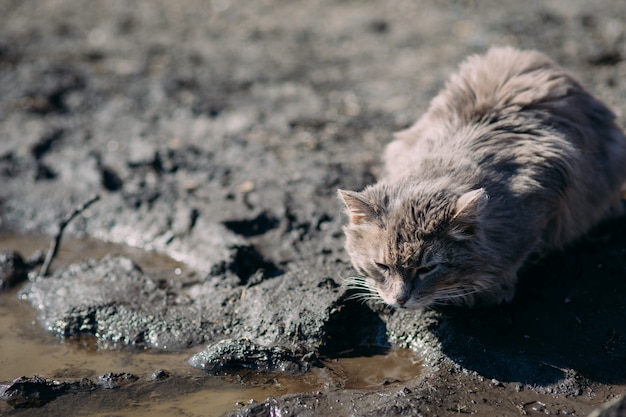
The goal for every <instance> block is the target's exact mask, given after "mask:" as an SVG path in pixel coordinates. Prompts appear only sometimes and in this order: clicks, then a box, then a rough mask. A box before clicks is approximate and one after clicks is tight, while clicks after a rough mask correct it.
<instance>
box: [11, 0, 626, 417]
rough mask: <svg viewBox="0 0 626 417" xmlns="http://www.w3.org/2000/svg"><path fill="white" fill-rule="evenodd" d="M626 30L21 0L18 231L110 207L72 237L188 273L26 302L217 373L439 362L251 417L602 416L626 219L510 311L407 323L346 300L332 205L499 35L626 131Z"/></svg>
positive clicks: (613, 356)
mask: <svg viewBox="0 0 626 417" xmlns="http://www.w3.org/2000/svg"><path fill="white" fill-rule="evenodd" d="M625 22H626V7H625V6H624V4H623V1H622V0H613V1H609V0H606V1H602V2H586V1H570V0H562V1H549V2H548V1H546V2H541V1H536V2H519V1H485V2H474V1H446V2H439V1H433V0H430V1H429V0H419V1H397V2H383V1H351V0H343V1H324V0H321V1H309V2H305V1H281V0H260V1H254V2H245V3H244V2H235V1H230V0H213V1H208V0H207V1H199V0H198V1H191V0H189V1H178V2H166V1H162V2H157V1H140V0H138V1H128V2H108V1H92V2H89V5H88V6H87V5H78V4H77V3H76V2H74V1H69V0H57V1H52V0H50V1H11V0H0V184H1V185H0V229H1V230H13V231H18V232H21V233H23V232H44V233H49V234H54V233H55V232H56V231H57V227H58V223H59V219H60V218H62V217H63V216H64V215H66V214H67V213H69V212H71V211H72V210H73V209H74V208H75V207H77V206H78V205H80V204H81V203H82V202H84V201H86V200H88V199H89V198H91V196H92V195H94V194H95V193H98V194H100V195H101V200H100V201H99V202H97V203H96V204H94V205H93V206H91V207H90V208H89V209H88V210H87V211H85V212H84V213H83V214H82V215H81V216H79V218H77V219H76V220H75V221H74V222H72V223H71V224H70V226H69V227H68V230H67V233H68V234H73V235H86V236H90V237H94V238H97V239H101V240H105V241H112V242H118V243H123V244H127V245H130V246H135V247H140V248H144V249H149V250H154V251H157V252H161V253H164V254H167V255H169V256H171V257H173V258H175V259H177V260H179V261H182V262H184V263H185V264H186V265H187V266H188V268H187V269H186V270H185V271H184V272H183V273H181V274H180V276H172V277H169V276H165V277H164V276H155V275H154V274H150V273H147V272H145V271H143V270H141V269H140V268H138V267H137V266H136V265H134V264H133V262H132V261H130V260H128V259H126V258H120V257H109V258H105V259H104V260H102V261H89V260H85V262H84V263H82V264H79V265H75V266H73V267H69V268H60V269H57V270H56V271H54V275H53V277H51V278H42V279H37V280H33V282H29V283H28V284H26V285H25V286H24V288H22V289H21V291H22V292H21V293H22V294H23V297H25V298H27V299H28V300H29V301H30V302H31V303H32V304H33V306H34V307H35V308H37V309H38V312H39V314H40V316H41V321H42V324H43V325H44V326H45V327H46V328H47V329H49V330H50V331H53V332H56V333H58V334H60V335H63V336H72V335H75V334H77V333H91V334H94V335H96V336H97V337H98V338H100V340H101V342H102V348H107V347H119V346H120V345H131V346H135V347H138V348H143V347H149V348H155V349H165V350H168V349H169V350H173V349H174V350H175V349H184V348H188V347H193V346H202V345H206V346H207V350H206V352H205V356H202V357H197V358H195V362H194V364H195V365H196V366H200V367H202V366H214V365H215V364H217V366H229V362H228V359H224V358H231V359H230V363H231V364H232V363H238V364H240V363H241V361H245V360H248V358H249V356H250V355H248V353H251V354H253V356H254V357H255V358H257V360H256V361H252V362H253V363H251V364H249V366H253V367H260V368H268V369H274V370H276V369H279V370H284V371H285V372H301V371H302V370H304V369H308V368H310V367H315V366H319V364H320V363H319V359H320V358H323V357H334V356H338V355H339V354H340V353H341V352H345V351H349V350H351V349H354V348H355V347H358V346H363V345H377V346H389V345H396V346H403V347H410V348H412V349H414V350H415V351H416V352H418V353H419V354H420V355H422V356H423V358H424V360H425V364H426V369H425V371H424V374H423V375H421V376H419V377H417V378H415V379H413V380H411V381H409V382H405V383H403V384H394V383H393V381H389V383H388V384H386V385H384V386H381V387H380V388H379V389H375V390H372V389H370V390H353V391H351V390H344V389H333V388H329V389H327V390H323V391H319V392H309V393H302V394H294V395H289V396H286V397H280V398H276V399H269V400H267V401H266V402H263V403H259V404H253V405H248V406H246V407H244V408H242V409H239V410H236V411H233V413H234V414H236V415H255V416H256V415H315V416H329V415H336V416H340V415H406V416H409V415H425V416H426V415H445V414H449V413H478V414H481V415H520V414H521V415H526V414H530V415H532V414H546V413H547V414H569V415H579V416H580V415H587V414H588V413H589V412H590V411H591V410H592V409H594V408H595V407H596V406H598V405H600V404H603V403H605V402H607V401H609V400H611V399H612V398H614V397H615V396H617V395H620V394H622V392H623V391H624V390H625V388H626V302H625V301H626V280H625V279H624V278H625V277H626V222H624V221H617V222H615V223H613V224H610V225H605V226H604V227H600V228H599V229H598V230H596V231H594V232H593V233H592V234H591V235H590V236H589V237H588V238H586V239H584V240H583V241H582V242H580V243H579V244H577V245H574V246H573V247H571V248H569V249H568V250H566V251H564V252H563V253H557V254H552V255H551V256H549V257H547V258H543V259H541V260H537V261H536V262H534V263H533V264H532V265H529V266H528V267H527V268H525V270H524V271H523V273H522V280H521V284H520V289H519V293H518V296H517V298H516V299H515V301H514V302H513V303H512V304H511V305H508V306H502V307H497V308H491V309H483V310H475V311H465V310H454V309H453V310H443V311H429V312H424V313H416V312H410V313H407V312H398V311H392V310H389V309H386V308H384V307H381V306H375V305H371V306H370V305H363V304H359V303H356V302H353V301H350V300H347V298H348V296H349V294H346V292H345V291H344V290H343V289H342V287H341V286H340V284H341V277H346V276H349V275H350V274H352V273H353V272H352V269H351V267H350V265H349V262H348V258H347V256H346V253H345V252H344V250H343V248H342V245H343V237H342V231H341V226H342V224H343V222H344V219H343V218H342V215H341V211H340V206H339V204H338V201H337V199H336V196H335V195H336V194H335V193H336V189H337V188H345V189H360V188H362V187H364V186H365V185H367V184H369V183H371V182H373V181H375V178H376V176H377V174H378V173H379V172H380V168H381V165H380V153H381V150H382V149H383V147H384V145H385V144H386V143H387V142H388V141H389V140H390V138H391V133H392V132H394V131H397V130H399V129H402V128H405V127H407V126H408V125H410V124H411V123H412V122H413V121H414V120H415V119H416V118H417V117H418V116H419V115H420V113H421V112H423V111H424V110H425V108H426V106H427V105H428V102H429V100H430V98H432V96H433V95H434V94H436V92H437V91H438V90H439V89H440V88H441V87H442V85H443V83H444V81H445V79H446V78H447V77H448V76H449V75H450V73H451V72H453V71H454V69H455V67H456V66H457V65H458V63H459V62H460V61H461V60H462V59H463V58H464V57H465V56H467V55H468V54H471V53H475V52H483V51H485V50H486V49H487V48H488V47H489V46H490V45H494V44H497V45H503V44H507V45H514V46H519V47H522V48H536V49H539V50H542V51H544V52H546V53H547V54H549V55H550V56H552V57H553V58H554V59H555V60H557V61H558V62H560V63H561V64H563V65H564V66H565V67H567V68H569V69H570V70H571V71H573V72H574V73H575V74H577V75H578V76H579V78H580V79H581V80H582V82H583V83H584V84H585V85H586V86H588V88H589V89H590V90H591V91H593V92H594V93H595V94H596V95H598V96H599V97H601V98H602V99H603V100H604V101H606V102H607V103H608V104H609V105H610V106H611V107H612V108H614V109H615V112H616V114H617V115H618V117H619V120H620V124H621V125H622V126H624V125H625V124H626V123H625V122H626V29H625V27H626V25H625V24H624V23H625ZM244 339H246V340H247V341H243V340H244ZM238 352H239V353H238ZM220 358H221V359H220ZM220 360H222V362H220ZM18 376H19V375H16V376H15V377H18ZM61 379H62V376H61ZM112 395H113V394H112ZM59 401H60V400H59Z"/></svg>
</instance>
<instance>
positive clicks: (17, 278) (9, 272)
mask: <svg viewBox="0 0 626 417" xmlns="http://www.w3.org/2000/svg"><path fill="white" fill-rule="evenodd" d="M29 269H30V268H29V267H28V265H27V264H26V263H25V262H24V259H23V258H22V255H20V254H19V253H18V252H16V251H12V250H3V251H0V291H1V290H5V289H8V288H12V287H14V286H15V285H17V284H19V283H21V282H23V281H24V280H25V279H26V278H27V277H28V270H29Z"/></svg>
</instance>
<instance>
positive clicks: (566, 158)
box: [338, 47, 626, 309]
mask: <svg viewBox="0 0 626 417" xmlns="http://www.w3.org/2000/svg"><path fill="white" fill-rule="evenodd" d="M384 164H385V173H384V177H383V178H382V179H381V180H380V181H379V182H378V183H376V184H373V185H370V186H368V187H366V188H365V189H364V190H363V191H361V192H354V191H344V190H338V193H339V196H340V198H341V200H343V203H344V204H345V211H346V213H347V216H348V219H349V223H348V224H347V225H346V226H344V232H345V235H346V246H345V247H346V251H347V253H348V254H349V256H350V258H351V261H352V264H353V266H354V268H355V269H356V270H357V271H358V273H359V274H360V275H361V276H359V277H355V278H352V279H349V280H348V287H352V288H353V289H356V290H358V291H360V294H359V295H358V296H360V297H361V298H363V299H367V298H375V299H377V300H379V301H382V302H385V303H387V304H389V305H391V306H394V307H398V308H408V309H416V308H425V307H431V306H435V305H442V304H453V305H464V306H470V307H471V306H472V305H474V304H475V303H476V302H480V303H481V304H497V303H502V302H509V301H511V300H512V298H513V296H514V294H515V287H516V281H517V272H518V270H519V268H520V267H521V266H522V264H523V263H524V261H525V260H526V259H527V258H528V257H529V255H531V254H533V253H542V252H545V251H547V250H550V249H558V248H562V247H563V246H564V245H566V244H568V243H569V242H572V241H573V240H575V239H577V238H579V237H581V235H583V234H584V233H585V232H587V231H588V230H589V229H590V228H591V227H592V226H594V225H596V224H597V223H598V222H600V221H602V220H604V219H607V218H609V217H611V216H618V215H620V214H621V212H622V189H621V188H622V186H623V184H624V182H625V180H626V137H625V136H624V133H623V132H622V131H621V130H620V129H619V128H618V127H617V125H616V122H615V116H614V114H613V113H612V112H611V111H610V110H609V109H608V108H607V107H606V106H605V105H604V104H603V103H601V102H600V101H599V100H598V99H596V98H594V97H593V96H592V95H591V94H589V93H588V92H587V91H586V90H585V89H584V88H583V87H582V86H581V84H580V83H579V82H578V81H577V80H576V79H575V78H574V77H573V76H572V75H571V74H570V73H569V72H567V71H566V70H564V69H563V68H561V67H559V66H558V65H557V64H555V63H554V62H553V61H552V60H551V59H550V58H548V57H547V56H546V55H544V54H543V53H540V52H537V51H521V50H517V49H514V48H512V47H492V48H491V49H490V50H489V51H487V53H486V54H485V55H482V56H480V55H473V56H470V57H469V58H467V59H466V61H465V62H464V63H462V64H461V66H460V69H459V71H458V73H457V74H456V75H453V76H452V77H451V79H450V80H449V81H448V82H447V84H446V85H445V87H444V88H443V90H442V91H441V92H440V93H439V94H438V95H437V96H436V97H435V98H434V99H433V100H432V102H431V103H430V106H429V108H428V110H427V112H426V113H425V114H424V115H423V116H422V117H421V118H420V119H419V120H418V121H417V122H416V123H415V124H414V125H413V126H412V127H410V128H408V129H407V130H405V131H402V132H399V133H397V134H396V138H395V140H394V141H392V142H391V143H389V144H388V145H387V147H386V149H385V153H384Z"/></svg>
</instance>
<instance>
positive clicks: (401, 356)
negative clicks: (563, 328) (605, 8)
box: [0, 233, 421, 417]
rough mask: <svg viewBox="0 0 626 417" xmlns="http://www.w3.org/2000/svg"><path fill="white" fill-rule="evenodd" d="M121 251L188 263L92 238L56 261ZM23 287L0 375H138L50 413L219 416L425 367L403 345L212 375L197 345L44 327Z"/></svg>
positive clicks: (4, 342)
mask: <svg viewBox="0 0 626 417" xmlns="http://www.w3.org/2000/svg"><path fill="white" fill-rule="evenodd" d="M49 241H50V238H48V237H42V236H23V235H15V234H6V233H5V234H0V249H13V250H17V251H19V252H20V253H21V254H22V255H23V256H24V257H29V256H31V255H32V254H33V253H34V252H35V251H37V250H46V249H47V247H48V245H49ZM112 253H115V254H123V255H126V256H129V257H130V258H132V259H133V260H134V261H135V262H136V263H137V264H139V265H140V266H141V267H142V268H143V269H144V270H148V271H149V270H152V271H159V272H160V273H163V274H180V273H182V271H184V265H182V264H180V263H178V262H176V261H174V260H172V259H170V258H168V257H165V256H162V255H158V254H154V253H149V252H145V251H141V250H137V249H132V248H128V247H124V246H120V245H113V244H107V243H103V242H99V241H96V240H92V239H76V238H68V239H65V240H64V241H63V244H62V245H61V248H60V250H59V254H58V257H57V258H56V260H55V263H54V264H53V268H54V267H55V266H56V267H58V266H60V265H66V264H69V263H72V262H78V261H82V260H85V259H88V258H95V259H98V258H102V257H103V256H105V255H107V254H112ZM17 294H18V291H17V290H15V291H9V292H5V293H0V383H4V382H7V381H11V380H13V379H14V378H17V377H19V376H33V375H39V376H42V377H45V378H50V379H55V378H56V379H62V380H72V379H80V378H89V379H92V380H95V379H97V377H98V375H102V374H105V373H108V372H113V373H116V372H128V373H132V374H135V375H137V376H139V377H140V379H139V381H137V382H135V383H134V384H131V385H130V386H127V387H124V388H123V389H121V390H116V392H115V393H113V392H111V391H109V390H98V391H95V392H93V393H91V394H89V397H88V400H85V397H81V396H78V395H76V396H74V395H66V396H64V397H60V398H59V399H57V400H55V401H53V402H51V403H49V404H47V405H45V406H44V409H46V410H45V411H46V415H68V413H70V411H71V414H72V415H91V416H99V415H101V416H104V415H110V414H111V413H112V412H114V413H115V415H116V416H144V415H146V416H147V415H150V416H153V417H159V416H171V415H188V416H196V415H202V416H218V415H221V414H223V413H224V412H227V411H229V410H232V409H234V408H236V407H237V406H238V405H241V404H245V403H248V402H250V401H251V400H254V401H262V400H264V399H265V398H267V397H270V396H278V395H283V394H287V393H293V392H304V391H313V390H320V389H328V388H336V387H341V388H350V389H365V388H374V387H377V386H381V385H383V384H389V383H394V382H402V381H407V380H409V379H411V378H414V377H415V376H416V375H418V374H419V373H420V371H421V364H420V361H419V358H417V356H416V355H415V354H413V353H412V352H411V351H408V350H403V349H387V350H380V349H379V350H370V351H367V352H360V353H359V354H358V355H356V356H355V355H354V353H353V354H352V355H351V356H352V357H346V358H338V359H328V360H327V361H326V368H324V369H316V370H313V371H311V372H309V373H307V374H306V375H304V376H303V377H302V376H300V377H291V376H285V375H268V374H262V375H259V374H256V375H255V374H239V375H230V376H209V375H207V374H205V373H204V372H202V371H199V370H196V369H193V368H191V367H190V366H189V365H188V364H187V359H188V358H189V357H190V356H191V355H193V354H194V353H195V352H196V351H198V350H201V348H202V347H198V348H197V349H196V350H188V351H183V352H157V351H150V350H142V351H137V350H133V351H130V350H127V349H123V348H122V349H119V348H118V349H111V347H110V346H109V347H108V348H104V347H103V345H102V342H98V341H97V340H95V338H94V337H91V336H84V337H81V338H80V339H77V340H64V339H61V338H59V337H57V336H55V335H53V334H51V333H48V332H46V331H44V330H43V329H42V328H41V326H40V325H39V323H38V322H37V317H36V312H35V311H34V309H32V308H31V306H30V305H29V304H28V303H26V302H24V301H21V300H19V299H18V296H17ZM158 369H165V370H167V371H168V372H170V374H171V375H172V376H171V377H170V378H169V379H168V380H166V381H163V382H152V381H151V380H150V376H151V374H152V373H153V372H154V371H155V370H158ZM43 411H44V410H41V409H40V410H26V409H24V410H17V409H16V410H13V409H12V408H11V407H10V406H9V405H8V404H6V403H5V402H4V401H0V415H5V414H9V415H19V416H30V415H38V412H43Z"/></svg>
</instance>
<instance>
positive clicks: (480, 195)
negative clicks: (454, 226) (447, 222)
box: [453, 188, 489, 225]
mask: <svg viewBox="0 0 626 417" xmlns="http://www.w3.org/2000/svg"><path fill="white" fill-rule="evenodd" d="M488 200H489V196H488V195H487V192H486V191H485V189H484V188H479V189H477V190H472V191H468V192H466V193H465V194H463V195H462V196H461V197H459V199H458V200H457V201H456V207H455V209H456V212H455V214H454V217H453V220H456V221H458V222H461V223H464V224H468V225H469V224H475V223H477V222H478V217H479V216H480V213H481V211H482V209H483V208H484V207H485V205H486V204H487V201H488Z"/></svg>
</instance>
